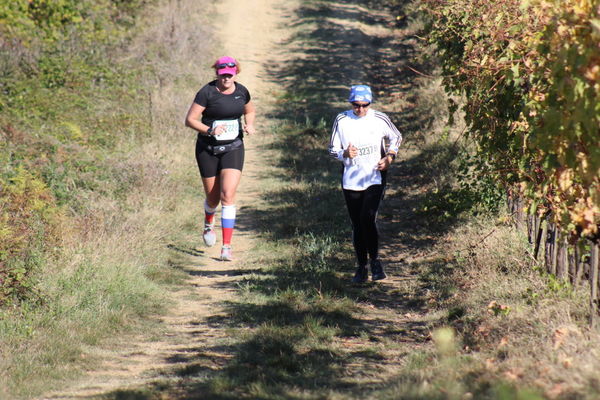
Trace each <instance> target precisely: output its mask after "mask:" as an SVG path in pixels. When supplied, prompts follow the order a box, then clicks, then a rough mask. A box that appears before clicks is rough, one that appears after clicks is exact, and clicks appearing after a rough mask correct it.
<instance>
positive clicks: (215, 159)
mask: <svg viewBox="0 0 600 400" xmlns="http://www.w3.org/2000/svg"><path fill="white" fill-rule="evenodd" d="M196 161H197V162H198V168H199V169H200V176H202V177H203V178H212V177H214V176H217V174H218V173H219V172H221V170H222V169H225V168H233V169H239V170H240V171H241V170H242V168H243V167H244V143H243V142H242V145H241V146H239V147H237V148H236V149H234V150H231V151H228V152H226V153H221V154H217V155H213V153H212V152H211V151H210V150H209V149H207V148H206V146H205V145H204V143H202V142H201V141H200V140H198V141H196Z"/></svg>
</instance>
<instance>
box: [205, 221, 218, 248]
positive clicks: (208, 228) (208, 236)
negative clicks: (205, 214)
mask: <svg viewBox="0 0 600 400" xmlns="http://www.w3.org/2000/svg"><path fill="white" fill-rule="evenodd" d="M202 238H203V239H204V244H205V245H207V246H208V247H211V246H214V245H215V243H216V242H217V235H215V230H214V225H213V224H206V225H204V233H203V234H202Z"/></svg>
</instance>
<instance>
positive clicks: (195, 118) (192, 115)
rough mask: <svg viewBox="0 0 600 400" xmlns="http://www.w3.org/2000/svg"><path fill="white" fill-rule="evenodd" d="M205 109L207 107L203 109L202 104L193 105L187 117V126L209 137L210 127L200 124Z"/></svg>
mask: <svg viewBox="0 0 600 400" xmlns="http://www.w3.org/2000/svg"><path fill="white" fill-rule="evenodd" d="M205 109H206V107H203V106H201V105H200V104H196V103H192V105H191V106H190V109H189V110H188V113H187V116H186V117H185V126H187V127H189V128H192V129H195V130H197V131H198V132H200V133H202V134H204V135H209V134H210V133H208V130H209V128H210V126H208V125H204V124H203V123H202V122H200V118H201V117H202V113H203V112H204V110H205Z"/></svg>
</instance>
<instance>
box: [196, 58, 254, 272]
mask: <svg viewBox="0 0 600 400" xmlns="http://www.w3.org/2000/svg"><path fill="white" fill-rule="evenodd" d="M213 68H214V70H215V72H216V75H217V76H216V79H215V80H214V81H212V82H209V83H208V84H206V85H205V86H204V87H202V88H201V89H200V90H199V91H198V93H197V94H196V97H195V98H194V102H193V103H192V105H191V106H190V109H189V111H188V113H187V117H186V119H185V125H186V126H188V127H190V128H192V129H194V130H196V131H198V139H197V141H196V161H197V162H198V168H199V169H200V176H201V177H202V184H203V186H204V192H205V194H206V199H205V200H204V211H205V217H204V233H203V238H204V243H205V244H206V245H207V246H213V245H214V244H215V243H216V235H215V231H214V215H215V211H216V209H217V207H218V205H219V203H221V204H222V208H221V228H222V233H223V247H222V248H221V259H222V260H227V261H230V260H231V259H232V255H231V237H232V235H233V228H234V225H235V216H236V208H235V194H236V190H237V187H238V184H239V183H240V179H241V176H242V168H243V166H244V142H243V137H244V133H246V134H249V135H250V134H253V133H255V129H254V119H255V115H256V113H255V109H254V105H253V104H252V102H251V101H250V99H251V98H250V92H248V89H246V87H244V86H243V85H242V84H240V83H238V82H236V81H235V76H236V75H237V74H239V73H240V72H241V68H240V63H239V62H238V61H236V60H235V59H234V58H232V57H221V58H219V59H218V60H217V61H215V63H214V64H213ZM242 116H244V121H242Z"/></svg>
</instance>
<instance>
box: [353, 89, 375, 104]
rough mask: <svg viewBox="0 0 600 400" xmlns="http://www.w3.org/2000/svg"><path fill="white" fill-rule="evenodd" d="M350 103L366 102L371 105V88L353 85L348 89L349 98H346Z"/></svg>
mask: <svg viewBox="0 0 600 400" xmlns="http://www.w3.org/2000/svg"><path fill="white" fill-rule="evenodd" d="M348 101H349V102H350V103H352V102H354V101H367V102H369V103H371V102H372V101H373V94H372V93H371V88H370V87H369V86H368V85H354V86H352V87H350V97H348Z"/></svg>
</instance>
